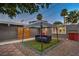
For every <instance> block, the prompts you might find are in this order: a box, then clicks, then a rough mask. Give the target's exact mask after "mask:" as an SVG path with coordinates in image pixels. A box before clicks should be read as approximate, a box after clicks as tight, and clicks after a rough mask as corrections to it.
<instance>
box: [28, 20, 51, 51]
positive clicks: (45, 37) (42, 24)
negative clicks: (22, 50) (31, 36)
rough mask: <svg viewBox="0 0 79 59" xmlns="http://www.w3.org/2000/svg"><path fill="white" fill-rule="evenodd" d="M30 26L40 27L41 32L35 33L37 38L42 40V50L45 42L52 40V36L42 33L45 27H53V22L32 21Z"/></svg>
mask: <svg viewBox="0 0 79 59" xmlns="http://www.w3.org/2000/svg"><path fill="white" fill-rule="evenodd" d="M28 27H29V28H35V29H40V33H39V34H37V35H35V40H36V41H39V42H41V50H42V49H43V43H47V42H50V41H51V36H49V35H44V34H42V29H43V28H52V24H50V23H48V22H47V21H44V20H39V21H38V20H37V21H30V22H29V25H28Z"/></svg>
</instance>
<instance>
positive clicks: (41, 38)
mask: <svg viewBox="0 0 79 59" xmlns="http://www.w3.org/2000/svg"><path fill="white" fill-rule="evenodd" d="M40 25H41V31H40V34H41V40H42V22H41V24H40ZM42 50H43V43H42V41H41V52H42Z"/></svg>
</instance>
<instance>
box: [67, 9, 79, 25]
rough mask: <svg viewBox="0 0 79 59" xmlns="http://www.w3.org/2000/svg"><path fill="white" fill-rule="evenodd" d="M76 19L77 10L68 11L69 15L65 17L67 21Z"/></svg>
mask: <svg viewBox="0 0 79 59" xmlns="http://www.w3.org/2000/svg"><path fill="white" fill-rule="evenodd" d="M78 19H79V12H78V11H77V10H74V11H70V12H69V15H68V18H67V22H70V23H77V22H78Z"/></svg>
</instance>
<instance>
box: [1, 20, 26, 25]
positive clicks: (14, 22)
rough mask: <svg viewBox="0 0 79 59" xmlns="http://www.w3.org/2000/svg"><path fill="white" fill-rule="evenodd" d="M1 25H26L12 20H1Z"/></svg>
mask: <svg viewBox="0 0 79 59" xmlns="http://www.w3.org/2000/svg"><path fill="white" fill-rule="evenodd" d="M0 24H12V25H26V24H24V23H23V22H21V21H14V20H13V21H12V20H10V21H7V20H6V21H3V20H0Z"/></svg>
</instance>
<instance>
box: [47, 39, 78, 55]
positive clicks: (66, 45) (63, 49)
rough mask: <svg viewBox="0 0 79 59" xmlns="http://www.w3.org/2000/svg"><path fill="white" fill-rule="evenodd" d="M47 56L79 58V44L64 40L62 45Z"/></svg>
mask: <svg viewBox="0 0 79 59" xmlns="http://www.w3.org/2000/svg"><path fill="white" fill-rule="evenodd" d="M46 55H50V56H79V42H78V41H72V40H64V42H63V43H62V44H60V45H59V46H57V47H55V48H54V49H51V50H50V51H49V52H47V53H46Z"/></svg>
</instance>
